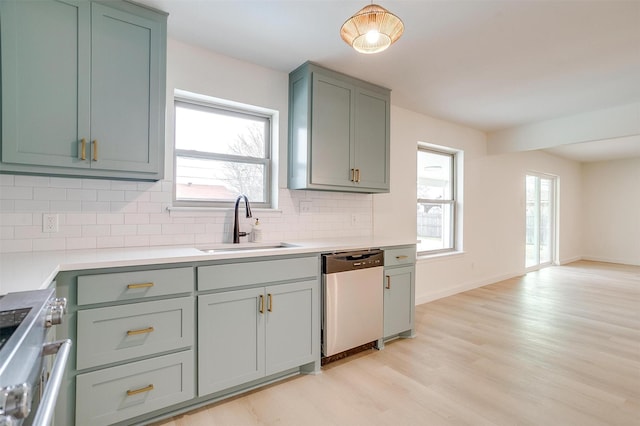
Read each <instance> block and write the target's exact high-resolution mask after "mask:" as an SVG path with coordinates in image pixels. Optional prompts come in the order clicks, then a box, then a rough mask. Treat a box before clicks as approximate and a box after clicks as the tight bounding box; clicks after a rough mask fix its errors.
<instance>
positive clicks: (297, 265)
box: [197, 256, 320, 291]
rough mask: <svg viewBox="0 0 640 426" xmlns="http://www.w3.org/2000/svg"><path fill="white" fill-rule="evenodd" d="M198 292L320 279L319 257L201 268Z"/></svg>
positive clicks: (199, 269)
mask: <svg viewBox="0 0 640 426" xmlns="http://www.w3.org/2000/svg"><path fill="white" fill-rule="evenodd" d="M197 273H198V290H200V291H202V290H217V289H224V288H229V287H239V286H247V285H262V284H265V283H271V282H277V281H286V280H296V279H302V278H311V277H317V276H318V274H319V273H320V270H319V266H318V257H317V256H313V257H300V258H295V259H281V260H266V261H258V262H244V263H230V264H225V265H211V266H201V267H198V272H197Z"/></svg>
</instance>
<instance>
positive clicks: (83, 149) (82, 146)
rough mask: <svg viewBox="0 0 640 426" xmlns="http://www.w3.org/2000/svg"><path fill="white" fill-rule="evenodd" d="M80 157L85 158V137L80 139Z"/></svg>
mask: <svg viewBox="0 0 640 426" xmlns="http://www.w3.org/2000/svg"><path fill="white" fill-rule="evenodd" d="M80 159H81V160H86V159H87V140H86V139H85V138H82V140H81V141H80Z"/></svg>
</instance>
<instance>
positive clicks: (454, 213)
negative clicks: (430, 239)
mask: <svg viewBox="0 0 640 426" xmlns="http://www.w3.org/2000/svg"><path fill="white" fill-rule="evenodd" d="M420 151H422V152H427V153H431V154H437V155H442V156H448V157H450V159H451V176H450V178H451V198H450V199H446V200H442V199H437V200H433V199H428V198H417V205H416V207H417V206H418V205H420V204H441V205H443V206H444V205H448V206H450V208H451V226H450V229H449V234H450V237H449V240H450V245H451V247H447V248H442V249H436V250H420V251H418V256H429V255H436V254H443V253H452V252H457V251H458V247H457V246H458V235H457V232H458V208H457V206H458V198H457V194H458V170H457V168H458V166H457V164H458V153H457V152H454V151H449V150H441V149H437V148H433V147H431V146H425V145H424V144H418V153H417V155H420ZM416 197H417V194H416ZM417 226H418V224H417V221H416V235H417Z"/></svg>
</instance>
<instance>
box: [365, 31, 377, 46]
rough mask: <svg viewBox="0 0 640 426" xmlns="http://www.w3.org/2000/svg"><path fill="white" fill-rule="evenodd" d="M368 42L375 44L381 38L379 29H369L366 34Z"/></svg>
mask: <svg viewBox="0 0 640 426" xmlns="http://www.w3.org/2000/svg"><path fill="white" fill-rule="evenodd" d="M366 39H367V43H369V44H375V43H377V42H378V40H379V39H380V33H379V32H378V30H369V31H368V32H367V35H366Z"/></svg>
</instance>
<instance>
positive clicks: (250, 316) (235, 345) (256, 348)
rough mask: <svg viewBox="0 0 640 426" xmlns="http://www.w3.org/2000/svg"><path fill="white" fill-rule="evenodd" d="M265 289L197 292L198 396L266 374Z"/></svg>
mask: <svg viewBox="0 0 640 426" xmlns="http://www.w3.org/2000/svg"><path fill="white" fill-rule="evenodd" d="M263 291H264V288H258V289H248V290H238V291H229V292H224V293H215V294H208V295H204V296H198V395H199V396H203V395H207V394H210V393H213V392H217V391H220V390H223V389H227V388H230V387H232V386H235V385H239V384H242V383H246V382H249V381H251V380H255V379H259V378H260V377H263V376H264V372H265V368H264V313H261V312H260V310H261V309H260V308H261V307H264V308H263V309H262V310H263V311H265V310H266V305H265V304H264V302H265V301H264V294H263ZM261 298H262V303H261ZM261 305H262V306H261Z"/></svg>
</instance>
